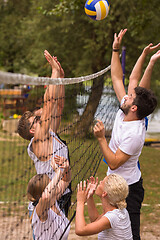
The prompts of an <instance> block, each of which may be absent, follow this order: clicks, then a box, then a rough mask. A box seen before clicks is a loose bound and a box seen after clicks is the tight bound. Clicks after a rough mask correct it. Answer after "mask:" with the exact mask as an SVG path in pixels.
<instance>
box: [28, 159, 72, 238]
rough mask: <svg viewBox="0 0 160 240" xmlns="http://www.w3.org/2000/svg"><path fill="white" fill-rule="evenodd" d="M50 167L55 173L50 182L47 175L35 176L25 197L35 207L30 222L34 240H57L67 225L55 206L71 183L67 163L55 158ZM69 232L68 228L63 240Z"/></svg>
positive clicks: (66, 220)
mask: <svg viewBox="0 0 160 240" xmlns="http://www.w3.org/2000/svg"><path fill="white" fill-rule="evenodd" d="M57 164H58V165H59V167H58V166H57ZM51 166H52V168H53V170H54V171H55V176H54V177H53V179H52V180H50V178H49V177H48V176H47V174H37V175H35V176H34V177H32V178H31V179H30V181H29V183H28V188H27V196H28V199H29V200H30V201H32V202H34V205H35V209H34V211H33V215H32V219H31V220H32V228H33V231H34V235H35V239H36V240H51V239H54V240H59V239H60V237H61V235H62V234H63V232H64V229H65V228H66V227H67V225H68V223H69V220H68V219H67V218H66V216H65V214H64V213H63V212H62V211H61V210H60V208H59V207H58V204H57V200H58V199H59V198H60V197H61V196H62V194H63V193H64V191H65V190H66V188H67V187H68V185H69V183H70V181H71V172H70V167H69V162H68V160H67V159H65V158H64V157H59V156H55V157H54V158H53V159H52V161H51ZM60 168H61V169H64V170H63V171H61V169H60ZM69 230H70V228H69V227H68V228H67V231H66V232H65V234H64V235H63V237H62V239H63V240H67V239H68V234H69Z"/></svg>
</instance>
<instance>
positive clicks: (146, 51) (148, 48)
mask: <svg viewBox="0 0 160 240" xmlns="http://www.w3.org/2000/svg"><path fill="white" fill-rule="evenodd" d="M159 47H160V43H158V44H157V45H155V46H153V43H150V44H149V45H148V46H146V47H145V48H144V50H143V52H144V53H145V54H146V55H148V54H149V53H151V52H152V51H154V50H156V49H157V48H159Z"/></svg>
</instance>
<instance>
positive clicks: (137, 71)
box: [128, 51, 146, 94]
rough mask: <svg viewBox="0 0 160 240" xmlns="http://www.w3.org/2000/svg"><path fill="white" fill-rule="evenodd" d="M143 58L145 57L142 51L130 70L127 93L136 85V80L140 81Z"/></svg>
mask: <svg viewBox="0 0 160 240" xmlns="http://www.w3.org/2000/svg"><path fill="white" fill-rule="evenodd" d="M145 59H146V54H145V53H144V51H143V52H142V54H141V56H140V57H139V59H138V60H137V62H136V64H135V66H134V68H133V70H132V73H131V75H130V77H129V86H128V94H130V93H132V91H133V89H134V88H135V87H137V86H138V82H139V81H140V78H141V75H142V69H143V65H144V62H145Z"/></svg>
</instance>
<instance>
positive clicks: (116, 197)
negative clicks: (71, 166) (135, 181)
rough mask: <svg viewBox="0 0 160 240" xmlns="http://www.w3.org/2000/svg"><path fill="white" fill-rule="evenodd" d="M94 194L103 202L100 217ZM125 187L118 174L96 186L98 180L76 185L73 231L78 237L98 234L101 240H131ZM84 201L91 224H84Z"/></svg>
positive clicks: (111, 175)
mask: <svg viewBox="0 0 160 240" xmlns="http://www.w3.org/2000/svg"><path fill="white" fill-rule="evenodd" d="M94 192H95V193H96V195H97V196H99V197H100V199H101V202H102V208H103V213H102V214H101V215H100V214H99V213H98V211H97V208H96V206H95V203H94V199H93V194H94ZM127 195H128V184H127V182H126V180H125V179H124V178H123V177H121V176H120V175H118V174H110V175H109V176H107V177H105V178H104V179H103V181H100V183H99V184H98V178H97V179H96V181H95V178H94V177H90V182H89V181H88V186H87V188H86V182H85V181H84V185H83V186H82V182H80V184H78V192H77V210H76V229H75V232H76V234H77V235H79V236H88V235H93V234H97V233H98V239H99V240H102V239H105V240H107V239H108V240H133V238H132V231H131V223H130V218H129V214H128V212H127V210H126V201H125V199H126V197H127ZM86 201H87V206H88V214H89V218H90V221H91V223H90V224H86V223H85V218H84V203H85V202H86Z"/></svg>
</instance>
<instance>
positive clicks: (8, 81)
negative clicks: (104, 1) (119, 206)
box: [0, 66, 118, 240]
mask: <svg viewBox="0 0 160 240" xmlns="http://www.w3.org/2000/svg"><path fill="white" fill-rule="evenodd" d="M108 70H110V66H109V67H107V68H105V69H104V70H102V71H100V72H98V73H96V74H92V75H90V76H85V77H80V78H73V79H71V78H64V79H51V78H34V77H30V76H26V75H21V74H12V73H5V72H0V83H1V87H2V86H3V88H2V89H0V101H1V130H0V131H1V137H0V145H1V147H0V149H1V154H0V168H1V170H0V174H1V176H0V188H1V189H0V192H1V196H0V215H1V217H0V229H1V236H2V238H3V239H12V240H13V239H32V228H31V225H30V222H29V214H28V204H29V200H28V198H27V185H28V182H29V180H30V179H31V178H32V177H33V176H34V175H36V174H37V171H36V168H35V166H36V164H37V162H36V163H34V162H33V160H31V158H30V156H29V155H28V152H27V147H28V144H29V141H27V140H25V139H23V138H21V137H20V136H19V134H18V133H17V126H18V121H19V118H20V117H21V116H22V114H23V113H24V112H25V111H32V112H33V111H35V110H37V109H40V108H41V107H43V105H44V104H45V102H44V99H43V96H44V93H45V91H46V89H47V86H48V85H49V84H54V85H59V84H63V85H65V99H63V98H62V97H60V98H61V99H60V100H61V101H63V100H65V104H64V109H63V113H62V115H61V114H60V115H61V116H59V115H58V114H56V115H51V116H50V118H51V119H52V121H55V120H56V119H57V118H61V123H60V127H59V128H58V131H57V133H58V141H60V142H61V140H62V139H63V140H65V141H66V144H65V143H64V141H62V142H61V143H60V147H57V148H55V149H56V150H55V149H54V151H52V152H51V154H50V155H51V156H50V157H51V158H52V157H53V156H55V155H61V154H62V152H63V150H64V149H66V145H67V147H68V150H69V159H70V169H71V184H70V185H69V186H68V188H69V189H70V190H68V193H67V194H65V199H63V197H62V199H60V200H59V202H58V207H57V205H56V204H57V202H56V201H53V203H52V204H51V206H50V207H51V208H53V209H55V208H56V209H57V208H59V207H61V208H62V210H64V205H65V204H66V211H67V215H68V220H69V222H68V221H67V220H66V217H65V215H62V214H61V218H60V217H59V214H55V215H54V217H53V216H52V218H51V221H50V223H49V224H48V225H47V227H46V228H45V226H43V227H38V230H37V231H38V232H39V237H38V238H37V239H41V237H42V236H43V234H44V232H45V233H47V234H48V232H49V231H51V237H50V239H63V235H64V234H67V231H68V230H69V225H70V222H71V221H72V219H73V218H74V216H75V209H76V190H77V184H78V183H79V182H80V181H82V180H86V179H87V178H89V177H90V176H92V175H93V176H94V175H95V174H96V172H97V169H98V167H99V164H100V161H101V160H102V153H101V151H100V148H99V145H98V144H97V141H96V139H95V138H94V136H93V125H94V122H95V120H96V119H101V120H102V121H103V123H104V124H105V129H106V137H108V138H110V134H111V130H112V126H113V120H114V117H115V113H116V111H117V108H118V102H117V99H116V97H115V94H114V91H113V89H112V85H111V81H110V79H109V78H107V77H106V75H104V73H106V72H108ZM93 79H94V80H93ZM13 83H14V84H13ZM52 100H53V101H55V102H56V101H59V98H56V99H48V101H50V102H51V101H52ZM45 121H46V124H47V121H49V120H48V119H45V120H44V122H45ZM41 124H43V121H42V122H41ZM54 136H55V135H54ZM54 136H53V137H54ZM38 141H40V139H38V140H37V142H38ZM44 141H46V139H45V140H44ZM58 141H57V142H58ZM57 146H59V145H57ZM40 150H41V149H39V150H38V151H40ZM61 150H62V151H61ZM66 154H68V152H67V153H66ZM62 155H63V154H62ZM64 155H65V154H64ZM43 157H46V156H43ZM67 158H68V157H67ZM46 159H47V160H48V159H49V157H48V156H47V157H46ZM38 161H39V160H38ZM66 169H67V168H66ZM49 171H50V170H48V172H47V170H46V173H47V174H48V176H49ZM59 174H60V176H59V179H58V180H57V182H55V184H54V185H53V186H52V188H51V190H50V193H52V192H54V195H57V196H58V194H59V192H60V186H61V185H60V184H61V183H62V181H63V180H64V179H63V178H64V175H62V172H61V173H59ZM66 175H67V174H66ZM50 179H52V177H50ZM65 189H66V188H65ZM63 192H64V191H63ZM60 195H62V194H60ZM70 198H71V199H70ZM68 201H70V202H71V203H70V204H68V205H70V207H69V209H68V206H67V202H68ZM44 209H45V208H44ZM59 211H60V209H59ZM44 212H46V209H45V210H44ZM47 212H48V209H47ZM51 213H52V212H51ZM51 213H48V216H49V214H51ZM34 217H35V216H34ZM55 222H56V225H55ZM36 224H37V226H39V225H38V224H39V223H38V220H37V219H36V218H34V227H35V229H36ZM53 225H54V226H53ZM53 229H54V230H53ZM35 231H36V230H35ZM57 236H58V238H57Z"/></svg>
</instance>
